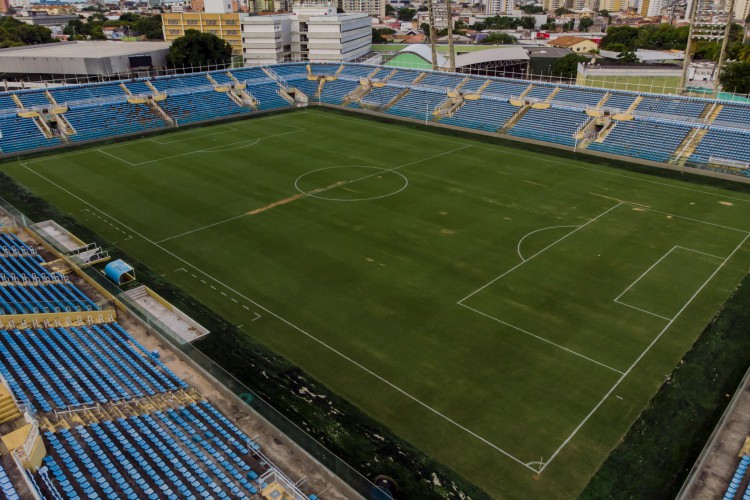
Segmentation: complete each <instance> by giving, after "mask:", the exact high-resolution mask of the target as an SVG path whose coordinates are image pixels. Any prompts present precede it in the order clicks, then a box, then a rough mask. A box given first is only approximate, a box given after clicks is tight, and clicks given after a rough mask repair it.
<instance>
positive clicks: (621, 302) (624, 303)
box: [615, 299, 672, 321]
mask: <svg viewBox="0 0 750 500" xmlns="http://www.w3.org/2000/svg"><path fill="white" fill-rule="evenodd" d="M615 302H616V303H618V304H620V305H621V306H625V307H629V308H631V309H635V310H637V311H641V312H642V313H645V314H648V315H651V316H656V317H657V318H661V319H663V320H664V321H672V318H667V317H666V316H662V315H661V314H656V313H654V312H651V311H647V310H645V309H641V308H640V307H636V306H634V305H632V304H628V303H627V302H623V301H621V300H617V299H615Z"/></svg>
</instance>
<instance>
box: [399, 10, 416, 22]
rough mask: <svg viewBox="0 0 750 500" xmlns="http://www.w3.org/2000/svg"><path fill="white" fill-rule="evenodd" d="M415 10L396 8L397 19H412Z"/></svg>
mask: <svg viewBox="0 0 750 500" xmlns="http://www.w3.org/2000/svg"><path fill="white" fill-rule="evenodd" d="M416 13H417V11H416V10H414V9H407V8H405V7H404V8H403V9H398V20H399V21H411V20H412V19H414V16H415V15H416Z"/></svg>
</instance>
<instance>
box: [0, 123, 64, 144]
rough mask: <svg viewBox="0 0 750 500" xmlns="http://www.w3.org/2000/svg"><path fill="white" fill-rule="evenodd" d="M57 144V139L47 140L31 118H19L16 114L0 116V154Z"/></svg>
mask: <svg viewBox="0 0 750 500" xmlns="http://www.w3.org/2000/svg"><path fill="white" fill-rule="evenodd" d="M59 143H60V140H59V139H57V138H52V139H47V137H45V135H44V133H43V132H42V130H41V129H40V128H39V126H38V125H37V124H36V123H35V122H34V120H33V119H31V118H21V117H19V116H17V115H16V114H8V115H0V152H3V153H16V152H20V151H30V150H34V149H39V148H44V147H48V146H54V145H57V144H59Z"/></svg>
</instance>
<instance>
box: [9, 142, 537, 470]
mask: <svg viewBox="0 0 750 500" xmlns="http://www.w3.org/2000/svg"><path fill="white" fill-rule="evenodd" d="M466 147H468V146H466ZM21 166H23V167H24V168H25V169H26V170H28V171H29V172H31V173H33V174H35V175H37V176H38V177H40V178H41V179H43V180H45V181H47V182H48V183H50V184H51V185H53V186H55V187H57V188H58V189H60V190H61V191H63V192H65V193H67V194H68V195H70V196H72V197H73V198H75V199H77V200H78V201H80V202H81V203H83V204H85V205H88V206H89V207H91V208H92V209H94V210H96V211H97V212H100V213H102V214H104V215H106V216H107V217H109V218H110V219H112V220H114V221H116V222H117V223H118V224H120V225H121V226H122V227H124V228H127V229H128V230H129V231H130V232H132V233H133V234H135V235H136V236H138V237H140V238H142V239H143V240H144V241H147V242H148V243H150V244H151V245H153V246H155V247H156V248H158V249H159V250H161V251H162V252H164V253H165V254H167V255H169V256H171V257H173V258H174V259H176V260H178V261H180V262H182V263H183V264H184V265H185V266H187V267H190V268H191V269H193V270H195V271H196V272H198V273H199V274H201V275H203V276H205V277H206V278H208V279H209V280H211V281H213V282H214V283H216V284H217V285H219V286H222V287H224V288H225V289H227V290H229V291H230V292H232V293H233V294H235V295H237V296H238V297H241V298H243V299H245V301H247V302H248V303H250V304H252V305H254V306H255V307H257V308H258V309H260V310H261V311H264V312H265V313H266V314H268V315H269V316H272V317H274V318H276V319H277V320H279V321H281V322H282V323H284V324H285V325H287V326H289V327H290V328H292V329H294V330H296V331H298V332H299V333H301V334H302V335H304V336H305V337H307V338H309V339H310V340H312V341H314V342H316V343H317V344H320V345H321V346H323V347H324V348H326V349H328V350H329V351H331V352H332V353H334V354H336V355H337V356H339V357H340V358H342V359H344V360H346V361H347V362H349V363H350V364H352V365H354V366H356V367H357V368H359V369H360V370H362V371H364V372H365V373H367V374H368V375H370V376H372V377H373V378H375V379H376V380H379V381H380V382H382V383H383V384H385V385H387V386H388V387H390V388H391V389H393V390H395V391H396V392H398V393H400V394H401V395H403V396H404V397H406V398H408V399H410V400H412V401H414V402H415V403H417V404H418V405H419V406H421V407H423V408H424V409H426V410H428V411H429V412H431V413H433V414H434V415H436V416H438V417H440V418H442V419H443V420H445V421H446V422H448V423H450V424H451V425H453V426H454V427H456V428H457V429H460V430H461V431H463V432H465V433H466V434H468V435H470V436H472V437H473V438H475V439H477V440H478V441H480V442H482V443H484V444H485V445H487V446H489V447H490V448H492V449H493V450H495V451H497V452H498V453H500V454H502V455H504V456H506V457H507V458H509V459H511V460H513V461H514V462H516V463H518V464H520V465H522V466H523V467H525V468H527V469H529V470H530V471H532V472H538V469H537V468H534V467H531V466H529V465H527V464H526V463H525V462H523V460H520V459H518V458H517V457H515V456H514V455H512V454H511V453H509V452H507V451H505V450H504V449H502V448H500V447H499V446H497V445H496V444H494V443H492V442H491V441H489V440H488V439H486V438H485V437H483V436H481V435H480V434H477V433H476V432H474V431H472V430H471V429H469V428H467V427H465V426H463V425H461V424H460V423H458V422H457V421H455V420H453V419H452V418H450V417H449V416H447V415H445V414H443V413H441V412H440V411H438V410H436V409H435V408H433V407H432V406H430V405H428V404H427V403H425V402H424V401H422V400H420V399H418V398H417V397H415V396H413V395H412V394H410V393H408V392H406V391H405V390H404V389H402V388H401V387H399V386H397V385H396V384H394V383H393V382H391V381H389V380H388V379H386V378H384V377H383V376H381V375H379V374H377V373H375V372H374V371H372V370H371V369H369V368H367V367H366V366H364V365H363V364H362V363H360V362H358V361H356V360H354V359H353V358H351V357H349V356H347V355H346V354H344V353H343V352H341V351H339V350H338V349H336V348H334V347H332V346H330V345H328V344H326V343H325V342H323V341H322V340H320V339H319V338H317V337H316V336H314V335H312V334H311V333H309V332H307V331H306V330H303V329H302V328H301V327H299V326H297V325H295V324H294V323H292V322H291V321H289V320H287V319H285V318H283V317H282V316H279V315H278V314H276V313H275V312H273V311H271V310H270V309H268V308H266V307H264V306H262V305H260V304H259V303H258V302H256V301H254V300H252V299H251V298H249V297H247V296H245V295H244V294H242V293H241V292H239V291H237V290H235V289H234V288H232V287H231V286H229V285H227V284H226V283H224V282H222V281H220V280H218V279H217V278H214V277H213V276H212V275H210V274H208V273H207V272H205V271H203V270H202V269H200V268H198V267H197V266H195V265H193V264H191V263H190V262H188V261H187V260H185V259H183V258H182V257H180V256H178V255H177V254H175V253H174V252H172V251H170V250H168V249H166V248H164V247H163V246H161V245H160V244H159V243H157V242H155V241H153V240H151V239H150V238H148V237H146V236H144V235H143V234H141V233H139V232H138V231H136V230H135V229H133V228H131V227H129V226H127V225H125V224H123V223H122V222H120V221H119V220H117V219H115V218H114V217H112V216H111V215H109V214H108V213H107V212H105V211H103V210H101V209H99V208H97V207H96V206H94V205H92V204H91V203H89V202H88V201H86V200H84V199H83V198H81V197H80V196H78V195H76V194H74V193H72V192H71V191H69V190H68V189H66V188H64V187H62V186H60V185H59V184H57V183H56V182H54V181H53V180H51V179H48V178H47V177H45V176H44V175H42V174H40V173H39V172H36V171H35V170H33V169H31V168H30V167H29V166H28V165H26V164H25V163H21ZM210 286H211V288H214V289H215V287H214V286H213V285H210Z"/></svg>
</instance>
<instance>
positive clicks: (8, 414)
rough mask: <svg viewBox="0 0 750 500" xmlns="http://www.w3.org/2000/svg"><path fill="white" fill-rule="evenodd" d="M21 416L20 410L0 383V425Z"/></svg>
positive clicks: (7, 390)
mask: <svg viewBox="0 0 750 500" xmlns="http://www.w3.org/2000/svg"><path fill="white" fill-rule="evenodd" d="M20 417H21V411H20V410H19V408H18V405H17V404H16V401H15V399H13V393H11V392H10V390H9V389H8V387H6V386H5V384H0V425H2V424H5V423H7V422H10V421H11V420H15V419H17V418H20Z"/></svg>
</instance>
